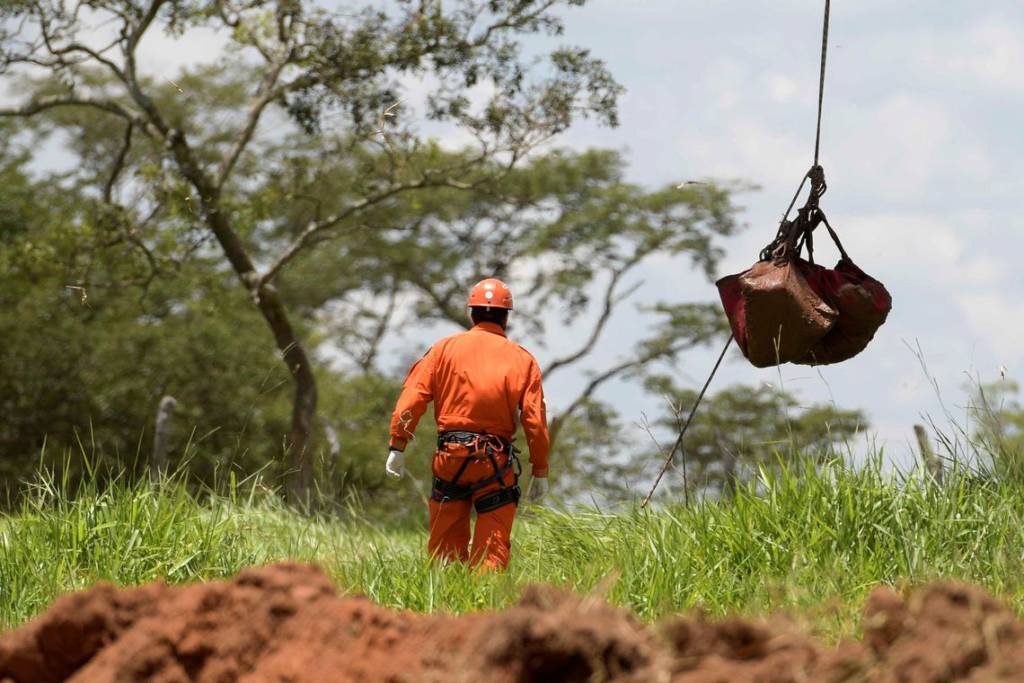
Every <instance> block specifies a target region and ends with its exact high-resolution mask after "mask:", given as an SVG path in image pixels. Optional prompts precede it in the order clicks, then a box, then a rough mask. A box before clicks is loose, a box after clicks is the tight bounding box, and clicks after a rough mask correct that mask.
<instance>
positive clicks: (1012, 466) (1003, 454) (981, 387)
mask: <svg viewBox="0 0 1024 683" xmlns="http://www.w3.org/2000/svg"><path fill="white" fill-rule="evenodd" d="M968 389H969V391H970V398H969V400H968V404H967V414H968V416H969V417H970V418H971V421H972V423H973V428H972V429H971V433H970V434H969V435H968V436H969V437H970V440H971V442H972V443H971V446H972V450H974V451H975V453H978V454H980V455H982V456H983V457H984V460H986V461H987V462H984V463H981V464H982V465H983V466H986V467H987V466H991V467H992V471H993V474H995V475H996V476H999V477H1005V478H1013V479H1014V480H1020V479H1021V478H1022V477H1024V406H1022V405H1021V402H1020V400H1019V399H1018V395H1019V393H1020V385H1019V384H1017V382H1015V381H1013V380H1011V379H1003V380H1001V381H999V382H993V383H988V384H983V383H981V382H974V383H972V384H971V385H970V386H969V387H968ZM949 450H951V451H952V454H953V455H955V453H956V450H957V449H955V448H953V449H949Z"/></svg>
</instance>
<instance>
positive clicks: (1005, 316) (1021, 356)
mask: <svg viewBox="0 0 1024 683" xmlns="http://www.w3.org/2000/svg"><path fill="white" fill-rule="evenodd" d="M956 303H957V306H958V307H959V309H960V312H961V313H962V314H963V316H964V318H966V320H967V322H968V323H969V324H970V326H971V329H972V330H973V331H974V333H975V334H977V335H978V336H979V337H981V338H983V339H984V340H985V341H986V342H987V343H988V345H989V346H990V347H991V349H992V351H993V352H994V353H995V356H996V360H997V362H998V363H999V364H1000V365H1005V366H1008V367H1010V366H1019V365H1020V363H1021V362H1022V361H1024V343H1022V342H1024V301H1021V300H1020V299H1019V298H1017V297H1013V298H1011V297H1010V296H1008V295H1007V294H1005V293H1002V292H998V291H986V292H977V293H961V294H958V295H957V296H956Z"/></svg>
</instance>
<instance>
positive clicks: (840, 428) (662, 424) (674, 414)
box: [647, 376, 868, 495]
mask: <svg viewBox="0 0 1024 683" xmlns="http://www.w3.org/2000/svg"><path fill="white" fill-rule="evenodd" d="M647 384H648V388H649V389H650V390H651V391H654V392H656V393H658V394H660V395H662V396H664V397H665V399H666V402H667V405H669V406H670V408H669V409H668V410H667V411H666V413H667V414H665V415H663V416H661V417H659V418H658V419H657V420H656V421H655V422H654V424H653V425H651V427H652V428H653V429H665V430H668V433H669V435H670V437H671V440H669V441H668V444H669V445H670V444H671V442H672V440H674V434H673V431H674V432H676V433H678V429H679V427H680V426H681V422H682V420H684V419H685V418H686V416H687V415H688V413H689V411H690V407H691V406H692V405H693V402H694V401H695V400H696V398H697V392H695V391H692V390H688V389H679V388H678V387H676V386H675V385H674V384H673V382H672V380H671V378H667V377H664V376H652V377H649V378H648V380H647ZM867 428H868V422H867V419H866V418H865V416H864V415H863V413H861V412H860V411H859V410H845V409H841V408H838V407H836V406H833V405H828V404H812V405H807V406H804V405H801V404H800V402H799V401H798V400H797V399H796V398H794V397H793V396H792V395H790V394H788V393H786V392H785V391H783V390H780V389H777V388H775V387H770V386H766V385H760V386H744V385H736V386H732V387H728V388H726V389H723V390H721V391H719V392H717V393H715V394H712V395H710V396H707V397H705V399H704V401H703V402H702V403H701V406H700V410H699V411H698V412H697V414H696V416H695V417H694V421H693V423H692V424H691V425H690V429H689V430H688V431H687V432H686V438H685V440H684V442H683V447H682V449H681V453H680V454H679V455H677V456H676V460H675V463H676V466H677V471H678V472H679V475H678V478H679V479H682V478H683V476H685V477H686V479H685V480H683V481H681V482H678V483H681V484H682V485H683V486H684V487H685V489H686V490H687V491H707V492H712V493H716V492H717V493H719V494H722V495H729V494H730V493H731V492H732V491H733V490H735V487H736V485H737V484H739V483H741V482H743V481H746V480H748V479H749V478H750V477H752V476H755V475H756V474H757V469H758V467H762V466H766V467H773V466H774V465H775V464H776V463H777V462H778V461H779V458H780V457H783V458H786V457H794V456H800V457H812V458H821V457H826V456H829V455H831V454H833V453H834V452H835V448H836V446H837V445H840V444H846V443H848V442H849V440H850V439H851V438H853V437H854V436H856V435H857V434H859V433H861V432H863V431H864V430H866V429H867ZM653 429H652V433H653ZM667 447H668V446H666V448H667ZM684 466H685V470H684V469H683V467H684Z"/></svg>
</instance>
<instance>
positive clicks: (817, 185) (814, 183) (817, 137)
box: [640, 0, 832, 509]
mask: <svg viewBox="0 0 1024 683" xmlns="http://www.w3.org/2000/svg"><path fill="white" fill-rule="evenodd" d="M831 4H832V2H831V0H825V20H824V25H823V27H822V30H821V72H820V74H819V76H818V121H817V126H816V127H815V132H814V164H813V165H812V166H811V170H809V171H808V172H807V173H806V174H805V175H804V177H803V180H801V181H800V187H798V188H797V190H796V194H795V195H793V201H791V202H790V203H789V208H787V209H786V213H785V214H783V216H782V221H781V222H780V225H782V226H785V225H786V219H787V218H788V217H789V214H790V212H791V211H792V210H793V207H794V206H795V205H796V200H797V198H799V196H800V193H801V192H802V191H803V189H804V185H805V184H806V183H807V180H808V178H810V179H811V198H810V199H809V200H808V201H813V202H815V203H816V202H817V198H819V197H820V196H821V195H822V194H824V192H825V183H824V171H822V170H821V166H819V165H818V155H819V152H820V150H821V109H822V104H823V103H824V99H825V60H826V57H827V56H828V23H829V10H830V6H831ZM819 179H820V180H819ZM781 233H782V229H780V235H781ZM776 239H778V238H776ZM773 244H774V243H773ZM771 246H772V245H769V247H771ZM766 251H767V249H766ZM762 256H763V254H762ZM732 341H733V337H732V335H731V334H730V335H729V339H728V340H727V341H726V342H725V346H724V347H723V348H722V352H721V354H719V356H718V360H717V361H716V362H715V366H714V367H713V368H712V369H711V374H710V375H708V379H707V381H706V382H704V387H703V388H702V389H701V390H700V393H699V394H697V400H695V401H694V403H693V407H692V408H691V409H690V414H689V416H688V417H687V418H686V422H684V423H683V426H682V428H681V429H680V430H679V436H678V438H676V442H675V444H674V445H673V446H672V449H671V450H670V451H669V453H668V457H666V458H665V462H664V463H662V465H661V469H660V470H659V471H658V476H657V477H656V478H655V480H654V484H653V485H652V486H651V490H650V492H649V493H648V494H647V497H646V498H644V501H643V503H641V504H640V507H641V509H642V508H645V507H647V505H648V504H649V503H650V502H651V498H652V497H654V492H655V491H656V490H657V489H658V484H660V483H661V479H662V477H664V476H665V472H666V471H668V468H669V466H670V465H671V464H672V461H673V460H674V459H675V457H676V453H677V452H678V451H679V449H680V448H682V445H683V437H684V436H686V430H688V429H689V428H690V423H691V422H693V416H694V415H696V414H697V408H698V407H700V404H701V401H703V400H704V394H706V393H707V390H708V387H709V386H710V385H711V381H712V380H713V379H714V378H715V374H717V373H718V368H719V367H720V366H721V365H722V360H723V359H724V358H725V354H726V352H727V351H728V350H729V347H730V346H731V345H732ZM683 473H684V477H685V473H686V460H685V459H684V460H683Z"/></svg>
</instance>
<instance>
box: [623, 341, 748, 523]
mask: <svg viewBox="0 0 1024 683" xmlns="http://www.w3.org/2000/svg"><path fill="white" fill-rule="evenodd" d="M731 345H732V335H729V340H728V341H727V342H725V348H723V349H722V353H720V354H719V355H718V361H717V362H716V363H715V367H714V368H713V369H712V370H711V374H710V375H708V381H706V382H704V388H703V389H701V390H700V393H699V394H697V400H696V401H694V402H693V407H692V408H690V415H689V417H687V418H686V422H685V423H684V424H683V428H682V429H680V430H679V438H678V439H676V442H675V445H673V446H672V450H671V451H669V453H668V457H667V458H665V462H664V463H662V465H661V470H660V471H659V472H658V478H657V479H655V480H654V485H653V486H651V491H650V493H648V494H647V497H646V498H644V502H643V503H642V504H641V505H640V507H641V508H645V507H647V504H648V503H650V502H651V497H652V496H654V492H655V490H657V488H658V484H660V483H661V478H662V477H664V476H665V472H666V471H667V470H668V466H669V465H671V464H672V459H673V458H675V457H676V451H678V450H679V449H680V448H681V447H682V445H683V437H684V436H686V430H687V429H689V428H690V423H691V422H693V416H694V415H696V414H697V408H698V407H699V406H700V402H701V401H703V400H704V394H706V393H707V390H708V387H709V386H711V380H712V379H714V378H715V373H717V372H718V366H720V365H721V364H722V359H724V358H725V352H726V351H728V350H729V347H730V346H731ZM683 467H684V468H685V467H686V461H683Z"/></svg>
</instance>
